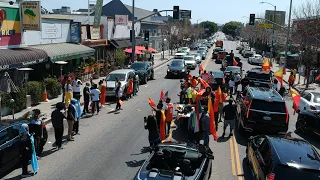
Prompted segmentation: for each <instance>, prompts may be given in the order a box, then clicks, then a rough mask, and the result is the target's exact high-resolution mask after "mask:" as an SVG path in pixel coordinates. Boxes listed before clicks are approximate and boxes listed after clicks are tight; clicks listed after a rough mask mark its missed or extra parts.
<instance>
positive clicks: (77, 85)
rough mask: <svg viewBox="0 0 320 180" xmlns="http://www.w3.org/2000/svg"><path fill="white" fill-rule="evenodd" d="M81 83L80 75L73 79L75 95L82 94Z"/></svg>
mask: <svg viewBox="0 0 320 180" xmlns="http://www.w3.org/2000/svg"><path fill="white" fill-rule="evenodd" d="M80 85H82V82H81V81H80V80H79V79H78V77H75V78H74V80H73V81H72V89H73V97H76V96H77V95H80V91H81V88H80Z"/></svg>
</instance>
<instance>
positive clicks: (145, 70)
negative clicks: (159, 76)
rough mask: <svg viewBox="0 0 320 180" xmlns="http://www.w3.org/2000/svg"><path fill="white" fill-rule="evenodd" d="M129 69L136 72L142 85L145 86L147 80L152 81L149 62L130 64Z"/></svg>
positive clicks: (151, 70)
mask: <svg viewBox="0 0 320 180" xmlns="http://www.w3.org/2000/svg"><path fill="white" fill-rule="evenodd" d="M130 68H131V69H134V70H135V71H136V72H137V74H138V76H139V79H140V82H142V83H145V84H146V83H147V82H148V80H150V79H154V70H153V66H152V64H151V63H150V62H147V61H146V62H135V63H133V64H131V66H130Z"/></svg>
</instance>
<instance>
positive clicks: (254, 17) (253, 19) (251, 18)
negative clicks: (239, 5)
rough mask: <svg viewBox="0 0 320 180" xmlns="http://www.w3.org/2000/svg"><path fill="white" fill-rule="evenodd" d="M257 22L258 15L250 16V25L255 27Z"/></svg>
mask: <svg viewBox="0 0 320 180" xmlns="http://www.w3.org/2000/svg"><path fill="white" fill-rule="evenodd" d="M255 21H256V15H255V14H250V19H249V25H254V22H255Z"/></svg>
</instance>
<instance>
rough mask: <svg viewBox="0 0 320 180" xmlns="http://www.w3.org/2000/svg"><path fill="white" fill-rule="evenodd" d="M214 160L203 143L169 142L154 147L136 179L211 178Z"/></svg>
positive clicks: (193, 179)
mask: <svg viewBox="0 0 320 180" xmlns="http://www.w3.org/2000/svg"><path fill="white" fill-rule="evenodd" d="M212 160H213V156H212V154H211V153H208V152H207V151H206V150H205V147H204V146H203V145H199V146H196V145H194V144H189V143H188V144H187V143H180V142H177V143H172V142H168V143H164V144H160V145H159V146H158V147H157V148H154V149H153V151H152V153H151V154H150V156H149V157H148V158H147V159H146V161H145V162H144V163H143V164H142V166H141V167H140V169H139V171H138V173H137V174H136V176H135V178H134V179H135V180H141V179H155V180H172V179H177V180H178V179H179V180H182V179H192V180H200V179H201V180H209V179H210V176H211V169H212Z"/></svg>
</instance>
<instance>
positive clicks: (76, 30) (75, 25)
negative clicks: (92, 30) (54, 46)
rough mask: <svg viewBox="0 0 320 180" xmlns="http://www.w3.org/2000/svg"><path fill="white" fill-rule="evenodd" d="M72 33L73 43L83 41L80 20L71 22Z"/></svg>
mask: <svg viewBox="0 0 320 180" xmlns="http://www.w3.org/2000/svg"><path fill="white" fill-rule="evenodd" d="M70 34H71V42H72V43H80V42H81V23H80V22H71V23H70Z"/></svg>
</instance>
